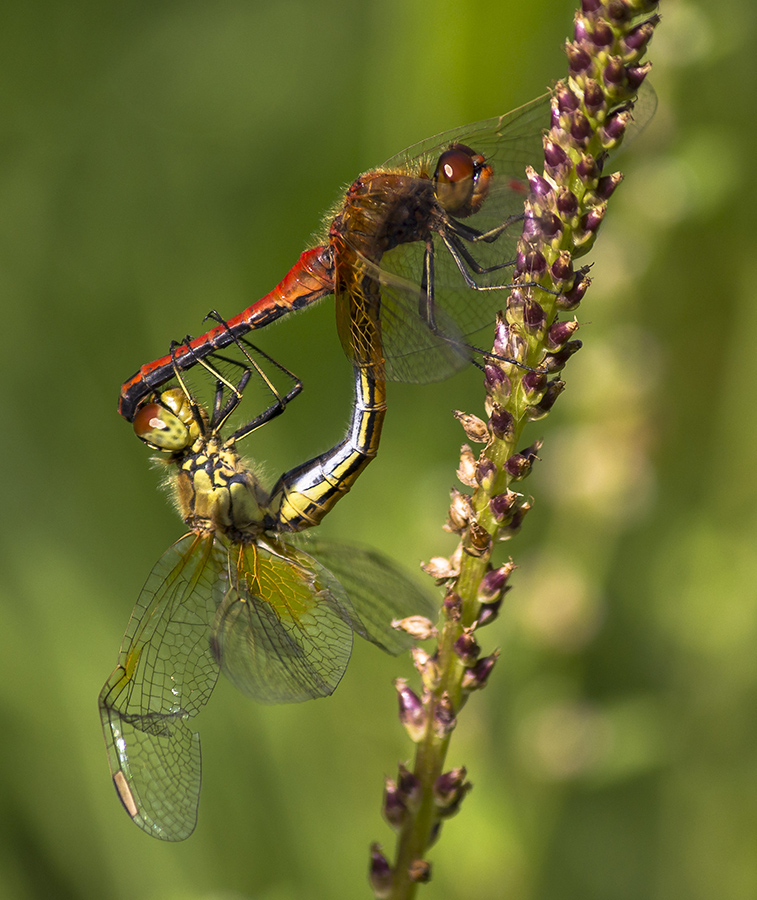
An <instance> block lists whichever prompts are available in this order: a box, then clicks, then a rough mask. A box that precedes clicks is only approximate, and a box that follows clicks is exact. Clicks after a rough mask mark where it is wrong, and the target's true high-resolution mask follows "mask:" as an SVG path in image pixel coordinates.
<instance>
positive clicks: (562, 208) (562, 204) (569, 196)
mask: <svg viewBox="0 0 757 900" xmlns="http://www.w3.org/2000/svg"><path fill="white" fill-rule="evenodd" d="M557 211H558V212H559V213H560V215H561V216H563V218H565V219H570V218H572V217H573V216H575V214H576V213H577V212H578V198H577V197H576V195H575V194H574V193H573V191H571V190H568V188H566V187H563V188H561V189H560V193H559V194H558V195H557Z"/></svg>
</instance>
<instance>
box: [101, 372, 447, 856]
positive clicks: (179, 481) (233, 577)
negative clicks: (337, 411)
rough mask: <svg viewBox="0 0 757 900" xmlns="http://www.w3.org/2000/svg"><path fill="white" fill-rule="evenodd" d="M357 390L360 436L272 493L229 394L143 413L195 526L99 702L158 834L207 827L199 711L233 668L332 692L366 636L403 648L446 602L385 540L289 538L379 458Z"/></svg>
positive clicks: (236, 680) (186, 399)
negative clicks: (418, 621)
mask: <svg viewBox="0 0 757 900" xmlns="http://www.w3.org/2000/svg"><path fill="white" fill-rule="evenodd" d="M367 387H368V388H370V382H368V383H367ZM239 397H240V399H241V391H240V392H239ZM357 398H358V399H357V402H356V405H357V406H358V409H357V410H356V412H355V414H354V418H355V423H357V427H353V428H351V435H352V437H350V438H349V439H345V441H343V442H342V443H340V444H338V445H337V446H336V447H335V448H334V449H333V450H332V451H329V452H328V453H326V454H322V455H321V456H319V457H316V458H315V459H313V460H310V461H309V462H308V463H305V464H303V465H302V466H298V467H297V468H296V469H294V470H292V471H291V472H289V473H285V474H284V475H283V476H282V477H281V478H280V479H279V481H278V482H277V485H276V487H275V488H274V490H273V491H272V492H271V493H268V492H266V491H265V490H264V489H263V488H262V487H261V486H260V484H259V483H258V481H257V479H256V478H255V477H254V475H253V474H252V473H251V472H250V471H249V470H248V469H247V467H246V466H245V465H244V464H243V463H242V461H241V459H240V457H239V454H238V452H237V450H236V442H237V440H239V439H240V435H241V436H244V435H246V434H247V433H248V431H249V429H246V427H243V428H241V429H237V430H236V431H234V432H233V433H232V434H230V435H229V436H228V437H226V438H224V437H223V435H222V428H223V424H224V422H225V421H226V419H227V418H228V414H229V412H230V407H229V405H228V404H222V403H221V402H220V401H219V402H217V403H216V409H215V410H214V412H213V413H210V414H209V413H208V412H207V411H206V410H204V409H203V408H202V407H200V405H199V404H198V403H197V401H196V400H195V399H194V398H193V397H191V396H190V395H189V394H188V393H187V392H186V391H182V390H181V389H171V390H169V391H164V392H163V393H162V394H161V395H160V396H159V397H156V398H153V399H151V400H150V401H149V402H148V403H147V404H145V405H144V406H143V407H142V408H140V410H139V411H138V413H137V415H136V416H135V430H136V431H137V433H138V435H139V436H140V437H141V438H142V439H143V440H146V441H147V443H149V444H150V445H151V446H153V447H156V448H158V449H161V450H165V451H167V453H168V456H167V459H166V464H167V467H168V473H169V479H170V482H171V485H172V488H173V490H174V493H175V495H176V499H177V505H178V506H179V509H180V512H181V514H182V517H183V518H184V520H185V522H186V523H187V525H188V526H189V528H190V531H189V533H188V534H186V535H185V536H184V537H182V538H181V539H180V540H179V541H177V542H176V543H175V544H174V545H173V546H172V547H170V548H169V549H168V550H167V551H166V553H165V554H164V555H163V556H162V557H161V559H160V560H159V561H158V562H157V563H156V565H155V567H154V568H153V570H152V572H151V573H150V575H149V577H148V579H147V581H146V583H145V585H144V587H143V589H142V592H141V594H140V596H139V599H138V600H137V604H136V606H135V607H134V611H133V612H132V616H131V619H130V621H129V625H128V628H127V631H126V634H125V636H124V640H123V644H122V647H121V652H120V656H119V661H118V666H117V667H116V669H115V670H114V672H113V673H112V675H111V676H110V678H109V679H108V681H107V682H106V684H105V685H104V687H103V689H102V692H101V693H100V698H99V708H100V715H101V720H102V725H103V732H104V735H105V741H106V747H107V750H108V758H109V763H110V768H111V772H112V775H113V781H114V785H115V787H116V790H117V792H118V795H119V797H120V799H121V800H122V802H123V804H124V806H125V808H126V810H127V812H128V813H129V815H130V816H131V818H132V819H133V821H134V822H135V823H136V824H137V825H139V826H140V827H141V828H142V829H143V830H145V831H146V832H147V833H149V834H151V835H152V836H154V837H158V838H161V839H163V840H170V841H176V840H183V839H184V838H186V837H188V836H189V835H190V834H191V832H192V831H193V829H194V827H195V823H196V818H197V807H198V802H199V792H200V782H201V774H200V773H201V757H200V741H199V736H198V735H197V733H196V732H195V731H194V730H193V729H192V727H191V720H192V719H193V718H194V717H195V716H196V715H197V714H198V713H199V712H200V711H201V710H202V709H203V707H204V706H205V704H206V703H207V702H208V700H209V699H210V696H211V694H212V691H213V688H214V687H215V684H216V681H217V679H218V675H219V673H220V672H223V674H224V675H225V676H226V677H227V678H229V680H230V681H231V682H232V683H233V684H234V685H235V686H236V687H237V688H239V690H240V691H242V692H243V693H244V694H246V695H247V696H249V697H251V698H253V699H255V700H258V701H259V702H262V703H293V702H301V701H304V700H309V699H312V698H316V697H323V696H327V695H328V694H331V693H332V692H333V691H334V690H335V688H336V686H337V685H338V683H339V681H340V679H341V678H342V676H343V674H344V671H345V669H346V667H347V664H348V662H349V659H350V655H351V652H352V642H353V637H354V635H355V634H358V635H359V636H360V637H363V638H365V639H366V640H369V641H371V642H372V643H375V644H376V645H377V646H379V647H381V648H382V649H384V650H386V651H387V652H390V653H398V652H400V651H401V650H402V649H404V648H406V647H407V646H408V644H409V638H408V637H407V636H406V635H404V634H402V633H399V632H397V631H395V630H394V629H393V628H392V626H391V621H392V619H395V618H404V617H406V616H408V615H412V614H422V615H430V614H431V613H432V609H433V604H432V603H431V601H430V600H429V599H428V598H427V597H426V595H425V594H424V593H423V592H421V591H419V590H418V588H417V587H416V586H415V585H414V584H413V583H412V582H410V581H409V580H408V579H407V578H406V577H405V576H404V575H402V574H401V573H400V572H399V571H398V570H397V569H396V568H395V567H394V565H393V564H392V563H391V562H389V561H388V560H386V559H384V558H383V557H381V556H380V555H378V554H376V553H374V552H373V551H370V550H366V549H365V548H360V547H355V546H350V545H340V544H334V543H329V542H325V541H319V540H318V539H317V538H315V539H310V540H309V541H307V542H306V543H305V542H302V541H300V540H298V538H299V536H298V535H296V534H289V532H296V531H298V530H300V529H301V528H305V527H308V526H310V525H311V524H314V523H316V522H317V521H319V519H320V518H322V516H323V515H325V513H326V512H327V511H328V510H329V509H330V508H331V506H333V503H334V502H336V499H338V497H339V496H343V494H344V493H345V492H346V491H347V490H348V489H349V487H350V482H351V481H354V479H355V478H356V477H357V475H358V474H359V472H360V471H362V467H363V466H364V465H365V461H366V460H368V461H369V460H370V458H372V456H370V455H367V454H371V453H372V452H373V449H372V448H373V444H372V440H373V438H372V435H373V426H372V424H371V423H372V422H373V419H374V418H376V417H378V418H379V419H380V416H381V415H382V407H381V405H380V404H379V405H378V407H376V408H375V409H374V408H372V407H371V405H370V402H368V401H369V400H370V399H372V395H370V396H368V397H367V396H365V395H362V399H360V398H361V394H360V387H359V385H358V394H357ZM361 404H362V405H361ZM233 405H234V404H232V406H233ZM217 410H220V411H221V412H220V413H218V414H217ZM355 436H357V437H355ZM363 441H365V443H363ZM353 442H354V443H353ZM343 482H344V483H343ZM292 497H300V498H302V502H301V503H294V502H292V500H291V498H292ZM285 501H286V502H285ZM313 509H315V510H316V512H313ZM305 514H307V515H306V516H305ZM303 516H305V517H303ZM285 534H286V537H285V536H284V535H285Z"/></svg>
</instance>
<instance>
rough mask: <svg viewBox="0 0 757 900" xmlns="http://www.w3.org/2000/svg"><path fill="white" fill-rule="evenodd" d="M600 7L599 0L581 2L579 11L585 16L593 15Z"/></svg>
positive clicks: (583, 0) (582, 0)
mask: <svg viewBox="0 0 757 900" xmlns="http://www.w3.org/2000/svg"><path fill="white" fill-rule="evenodd" d="M601 5H602V3H601V0H581V11H582V12H584V13H587V14H591V13H595V12H597V11H598V10H599V8H600V7H601Z"/></svg>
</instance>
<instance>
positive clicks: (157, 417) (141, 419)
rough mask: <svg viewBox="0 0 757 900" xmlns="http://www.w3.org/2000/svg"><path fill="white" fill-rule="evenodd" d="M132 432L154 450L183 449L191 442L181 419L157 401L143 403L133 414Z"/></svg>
mask: <svg viewBox="0 0 757 900" xmlns="http://www.w3.org/2000/svg"><path fill="white" fill-rule="evenodd" d="M134 433H135V434H136V435H137V437H138V438H141V439H142V440H143V441H144V442H145V443H146V444H149V445H150V446H151V447H155V449H156V450H174V451H175V450H184V449H185V448H186V447H188V446H189V445H190V444H191V443H192V438H191V435H190V430H189V429H188V428H187V426H186V424H185V423H184V422H182V420H181V419H180V418H179V417H178V416H177V415H175V414H174V413H172V412H171V411H170V410H168V409H166V408H165V407H164V406H161V405H160V404H159V403H145V405H144V406H142V407H141V409H140V410H139V412H138V413H137V414H136V416H134Z"/></svg>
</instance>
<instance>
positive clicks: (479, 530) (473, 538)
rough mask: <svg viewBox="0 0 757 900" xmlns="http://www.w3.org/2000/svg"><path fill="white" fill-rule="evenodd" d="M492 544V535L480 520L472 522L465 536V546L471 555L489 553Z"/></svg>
mask: <svg viewBox="0 0 757 900" xmlns="http://www.w3.org/2000/svg"><path fill="white" fill-rule="evenodd" d="M491 546H492V536H491V535H490V534H489V532H488V531H487V530H486V529H485V528H483V527H482V526H481V525H479V524H478V522H471V523H470V526H469V528H468V533H467V535H466V536H465V541H464V548H465V552H466V553H467V554H468V555H469V556H473V557H476V558H479V557H481V556H483V555H484V554H485V553H488V552H489V550H490V549H491Z"/></svg>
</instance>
